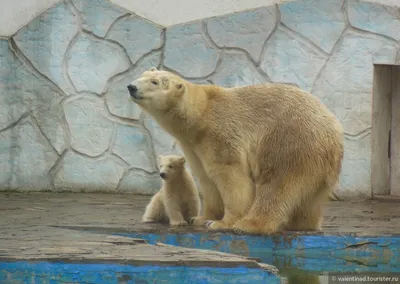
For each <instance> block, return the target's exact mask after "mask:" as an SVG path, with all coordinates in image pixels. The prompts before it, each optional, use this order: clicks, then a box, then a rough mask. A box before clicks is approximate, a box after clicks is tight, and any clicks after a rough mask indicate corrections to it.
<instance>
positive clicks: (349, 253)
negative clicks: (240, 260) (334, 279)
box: [118, 233, 400, 274]
mask: <svg viewBox="0 0 400 284" xmlns="http://www.w3.org/2000/svg"><path fill="white" fill-rule="evenodd" d="M118 235H121V236H128V237H133V238H141V239H145V240H146V241H147V242H148V243H150V244H155V243H157V242H161V243H165V244H170V245H175V246H183V247H190V248H200V249H210V250H217V251H221V252H229V253H235V254H239V255H244V256H250V257H256V258H259V259H261V260H262V262H265V263H269V264H272V265H275V266H276V267H277V268H278V269H280V270H282V269H288V268H289V269H290V268H292V269H296V270H301V271H305V272H310V273H318V274H319V273H323V272H325V273H326V272H339V271H341V272H382V273H383V272H385V273H386V272H399V273H400V237H399V236H382V237H356V236H337V235H287V236H271V237H268V236H267V237H265V236H264V237H263V236H237V235H229V234H222V233H221V234H209V233H182V234H168V233H165V234H154V233H118Z"/></svg>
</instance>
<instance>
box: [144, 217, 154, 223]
mask: <svg viewBox="0 0 400 284" xmlns="http://www.w3.org/2000/svg"><path fill="white" fill-rule="evenodd" d="M142 222H143V223H155V222H156V220H154V219H150V218H143V219H142Z"/></svg>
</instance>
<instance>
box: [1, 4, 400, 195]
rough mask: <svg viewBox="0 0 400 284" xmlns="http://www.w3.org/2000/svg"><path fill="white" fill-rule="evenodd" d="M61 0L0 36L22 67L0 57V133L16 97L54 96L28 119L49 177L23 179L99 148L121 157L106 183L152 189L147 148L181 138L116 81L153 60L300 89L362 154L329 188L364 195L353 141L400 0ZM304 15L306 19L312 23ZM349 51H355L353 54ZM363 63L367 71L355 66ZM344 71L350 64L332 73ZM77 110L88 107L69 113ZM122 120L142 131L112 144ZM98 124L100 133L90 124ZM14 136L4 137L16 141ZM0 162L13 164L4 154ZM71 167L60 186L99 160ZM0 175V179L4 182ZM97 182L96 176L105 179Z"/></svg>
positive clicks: (214, 78)
mask: <svg viewBox="0 0 400 284" xmlns="http://www.w3.org/2000/svg"><path fill="white" fill-rule="evenodd" d="M71 1H72V0H67V1H64V2H60V3H59V4H57V5H56V6H54V7H52V8H51V9H49V10H47V11H46V12H44V13H43V14H42V15H39V16H38V17H37V18H36V19H33V20H32V21H31V22H30V23H29V24H28V25H27V26H26V27H24V28H22V29H20V30H19V31H18V32H17V33H16V34H15V35H14V36H12V37H11V38H9V39H7V40H4V39H0V40H1V41H2V42H4V43H6V44H2V45H1V48H0V61H1V65H0V66H10V65H13V66H14V65H15V66H17V65H18V66H21V68H20V69H21V70H23V71H18V72H23V73H15V71H12V72H11V71H10V70H15V68H8V69H7V68H5V69H4V70H3V69H1V67H0V83H2V84H3V85H2V86H5V87H4V88H3V87H2V89H0V100H2V104H1V105H3V107H4V108H5V109H4V113H5V115H0V122H3V120H4V123H2V125H1V127H0V128H1V129H3V130H2V131H0V132H1V133H3V132H4V131H6V130H13V129H14V128H16V127H19V126H20V124H21V120H20V118H21V117H22V116H27V115H31V114H29V113H30V111H32V108H30V107H27V105H29V102H30V101H29V100H31V98H33V99H35V100H37V99H38V98H40V95H39V94H41V93H45V90H49V89H51V90H52V91H51V94H56V93H57V94H58V95H59V96H60V97H61V99H60V101H59V102H56V103H54V104H49V105H47V106H46V108H43V107H40V106H39V107H38V108H36V109H34V110H33V114H32V115H33V117H34V119H32V121H31V123H33V124H35V125H37V126H38V127H37V128H36V127H34V128H35V129H37V130H38V132H40V135H43V136H44V137H45V140H46V141H47V142H49V143H50V145H47V144H48V143H47V142H46V144H45V145H44V148H43V149H46V150H44V152H46V151H48V150H49V149H51V150H56V152H57V153H56V155H57V156H58V157H57V159H56V161H55V162H54V164H52V166H51V167H50V169H49V172H48V173H47V176H48V177H49V179H50V180H51V181H50V182H49V183H48V185H46V186H43V185H41V186H39V184H34V183H32V184H31V185H30V188H31V189H32V190H33V189H34V188H35V186H36V187H37V189H38V190H56V188H55V187H54V184H55V183H54V178H55V177H56V175H57V174H58V172H59V171H60V169H61V168H71V169H73V168H74V165H73V164H66V163H73V161H74V159H65V157H70V155H77V156H76V157H79V159H83V160H87V161H90V162H87V163H86V164H85V165H90V164H93V163H95V161H96V159H97V158H103V159H104V160H110V161H113V162H112V164H114V163H117V164H118V165H119V164H120V165H121V166H122V170H119V169H118V170H116V172H118V174H117V176H118V179H119V180H118V182H117V183H116V182H115V181H114V182H112V183H109V186H112V188H107V189H106V191H111V192H115V191H123V192H141V193H144V192H147V193H153V192H154V189H153V188H149V189H148V190H147V191H146V189H145V188H144V186H145V185H146V184H148V185H152V187H153V186H154V185H155V184H157V182H156V181H155V177H154V175H155V173H156V170H157V169H156V165H155V157H156V155H157V154H159V153H171V152H180V150H179V149H177V148H176V147H175V143H174V141H173V139H172V138H171V137H170V136H169V135H168V134H166V133H165V132H163V131H162V130H161V129H158V128H157V127H156V126H152V125H151V124H149V123H148V122H147V121H146V120H145V116H144V115H143V114H142V112H141V111H140V109H138V108H137V107H136V106H135V105H134V104H132V103H130V102H129V97H128V95H127V94H126V90H125V86H126V84H127V83H129V82H130V81H131V80H132V79H133V78H134V77H137V76H139V75H140V73H141V72H143V71H144V70H146V69H147V68H149V67H150V65H152V66H153V65H154V66H158V67H161V68H163V69H166V70H171V71H173V72H176V73H178V74H180V75H182V76H183V77H184V78H187V79H188V80H190V81H193V82H196V83H202V84H203V83H210V82H211V83H213V82H214V83H216V84H220V85H223V86H226V87H235V86H239V85H245V84H255V83H267V82H279V83H288V84H293V85H297V86H299V87H301V88H305V89H307V90H311V91H312V93H313V94H314V95H315V96H317V97H319V98H321V99H322V101H323V102H324V103H326V104H327V105H328V107H329V108H330V109H331V110H332V111H333V112H334V113H335V114H336V115H337V116H338V117H339V119H340V120H341V121H342V122H343V123H344V126H345V136H346V140H347V141H351V142H349V143H347V145H348V146H347V148H346V149H345V152H346V153H347V155H346V158H345V163H347V164H348V165H357V164H358V165H362V167H345V170H346V172H345V173H343V174H342V176H341V182H340V184H341V185H342V186H341V187H340V190H339V191H338V193H337V195H338V196H339V197H340V195H341V192H342V191H343V190H344V191H353V192H354V193H360V196H362V197H369V196H370V192H371V189H370V176H371V170H370V163H371V162H370V157H364V156H362V155H370V153H369V152H368V151H367V149H364V148H362V147H369V146H368V145H369V144H370V139H371V138H370V129H371V109H372V105H371V101H370V99H368V98H370V97H371V96H372V94H371V89H372V88H370V85H371V84H372V77H371V76H372V75H371V74H372V64H379V63H385V64H396V63H397V64H398V63H399V61H400V41H399V39H400V34H399V33H398V32H397V31H398V30H400V19H399V16H398V15H399V8H396V7H383V6H381V5H380V4H376V3H367V4H366V3H363V2H361V1H351V2H349V1H346V0H335V1H334V2H332V3H326V2H324V1H322V0H302V1H293V2H289V3H284V4H280V5H272V6H269V7H263V8H258V9H254V10H252V11H244V12H240V13H237V14H232V15H226V16H221V17H216V18H213V19H206V20H199V21H196V22H192V23H188V24H183V25H178V26H173V27H169V28H163V27H160V26H158V25H156V24H154V23H152V22H150V21H148V20H147V19H142V18H140V17H138V16H137V15H134V14H132V12H130V11H126V10H124V9H123V8H120V7H118V6H115V5H113V4H111V3H109V2H107V1H90V3H92V5H89V4H90V3H89V2H88V3H89V4H88V3H86V2H85V1H83V0H73V1H72V2H71ZM93 5H98V6H96V7H93ZM339 7H340V8H339ZM100 14H101V17H100V16H99V15H100ZM371 14H374V15H377V16H376V17H374V18H373V24H372V23H371V22H370V21H369V20H368V19H369V17H370V15H371ZM99 19H103V20H102V21H99ZM310 19H313V21H314V22H315V23H314V24H313V26H311V27H310V26H309V20H310ZM261 23H262V24H261ZM266 23H268V26H265V25H266ZM259 24H260V25H259ZM388 25H389V26H390V27H391V29H389V30H388V29H387V26H388ZM133 31H135V32H133ZM7 41H8V42H7ZM360 52H361V53H363V52H364V53H363V54H364V55H363V56H359V57H357V56H353V55H354V54H359V53H360ZM50 59H51V60H50ZM71 62H73V66H74V68H73V69H74V70H73V72H72V74H71V67H70V65H71ZM360 66H362V68H361V67H360ZM363 70H368V72H367V73H365V72H364V73H365V74H364V73H362V71H363ZM346 72H347V73H348V74H350V75H346V76H343V73H346ZM21 74H30V75H31V76H32V77H30V78H32V79H29V80H30V86H31V89H28V91H26V93H29V96H26V95H23V96H21V95H22V94H24V91H23V90H22V88H21V87H19V86H18V85H17V84H15V83H14V81H17V79H18V78H19V76H22V75H21ZM341 74H342V75H341ZM352 74H353V75H352ZM71 75H72V76H71ZM24 76H25V75H24ZM33 78H35V79H33ZM357 78H358V79H357ZM39 82H40V83H39ZM32 86H34V87H33V88H32ZM14 93H16V94H17V95H18V96H21V99H20V101H23V100H26V98H29V100H27V102H28V104H21V103H20V101H16V100H15V99H14V100H9V99H8V96H11V95H12V94H14ZM14 97H15V96H14ZM66 97H68V98H66ZM91 98H96V100H98V102H99V106H100V105H104V107H96V106H97V104H96V106H95V105H90V107H89V108H87V107H86V108H85V105H84V104H83V103H82V104H81V103H80V102H81V101H82V102H83V101H84V100H85V99H91ZM124 98H125V99H124ZM3 100H4V102H3ZM71 100H76V101H77V102H78V104H77V106H76V107H75V108H68V105H71ZM356 102H358V104H356ZM42 104H43V105H44V103H42ZM359 106H362V107H359ZM66 107H67V109H66ZM24 108H25V109H24ZM85 109H86V110H85ZM2 112H3V110H2ZM79 113H86V115H89V116H91V117H88V118H87V119H86V120H85V119H78V115H79ZM93 113H95V114H96V115H93ZM40 114H41V115H42V116H41V117H39V118H38V116H37V115H40ZM50 114H51V115H50ZM46 117H48V118H47V119H44V118H46ZM53 117H54V119H53ZM96 117H102V121H103V120H104V123H106V121H109V124H110V125H112V127H111V128H110V129H111V130H110V131H109V132H110V133H108V134H107V133H106V132H107V127H105V128H103V127H102V123H101V121H100V120H98V119H97V118H96ZM107 123H108V122H107ZM3 124H4V125H3ZM124 126H127V127H131V128H132V129H133V130H134V129H135V127H136V128H139V130H140V131H142V132H143V135H144V137H145V139H142V140H140V141H141V142H138V143H139V144H135V145H130V144H129V143H122V144H121V143H120V144H119V146H118V147H120V149H119V150H118V151H117V152H118V153H117V152H115V151H113V149H115V143H116V141H117V140H116V139H117V138H118V139H119V141H128V140H129V139H130V137H131V135H130V134H129V133H130V132H129V131H125V133H124V134H123V135H122V136H121V134H120V133H119V132H118V131H116V129H119V128H120V127H122V128H123V127H124ZM100 129H101V130H102V131H100V132H104V133H105V134H107V135H100V136H99V135H93V133H94V132H95V133H99V130H100ZM133 130H132V131H133ZM7 133H8V132H7ZM117 135H120V136H118V137H117ZM13 143H14V144H13V145H11V144H10V147H11V148H12V147H16V146H15V145H17V144H16V143H17V142H15V141H14V142H13ZM121 145H122V146H121ZM140 149H142V150H141V151H139V150H140ZM360 149H361V150H360ZM10 151H11V150H10ZM44 152H43V153H44ZM13 153H14V154H13V155H14V156H15V155H17V156H18V155H19V154H18V153H17V152H15V151H14V152H13ZM124 153H130V154H129V155H128V154H126V155H125V154H124ZM136 153H139V154H140V155H137V154H136ZM14 156H13V157H14ZM17 156H15V157H14V158H13V159H16V158H18V157H17ZM136 156H137V157H136ZM135 157H136V158H137V159H136V158H135ZM143 157H147V158H146V159H143ZM79 159H78V160H79ZM135 159H136V160H135ZM43 163H45V162H44V161H43ZM46 163H47V162H46ZM0 164H1V163H0ZM1 165H3V166H4V167H5V168H6V169H8V170H7V171H11V172H12V171H14V170H13V168H12V167H11V168H9V167H10V166H9V165H8V164H7V163H6V162H2V164H1ZM76 167H77V168H80V171H82V172H83V175H82V176H83V178H84V177H87V178H86V181H85V182H83V180H82V177H81V178H79V179H78V178H77V177H73V176H69V178H70V179H72V180H71V181H69V183H70V184H72V185H73V186H71V187H69V188H70V190H72V191H85V190H86V189H88V188H91V190H94V189H95V188H96V182H95V181H94V180H93V179H92V178H89V176H90V175H91V174H89V173H92V174H93V176H98V175H99V174H100V172H96V173H93V172H91V170H90V169H89V168H85V167H82V165H76ZM116 167H118V166H116ZM136 170H138V171H139V172H140V174H138V176H137V178H135V177H134V174H133V173H135V171H136ZM7 171H4V172H7ZM347 171H348V172H347ZM120 172H122V174H120ZM0 175H2V173H0ZM35 179H37V177H35V178H34V179H32V180H35ZM1 180H3V179H2V178H0V189H1V190H9V189H11V187H10V186H9V183H8V182H7V183H2V182H1ZM5 180H9V178H8V177H7V178H6V179H5ZM122 181H124V182H123V186H122V187H120V184H121V182H122ZM128 181H130V182H131V183H132V184H130V185H129V183H130V182H128ZM88 182H89V183H90V184H88ZM343 186H344V187H345V188H343ZM98 188H99V189H100V188H104V184H103V185H102V186H100V187H98ZM117 188H118V189H117ZM120 188H122V189H120ZM13 190H22V188H18V187H16V188H13ZM64 190H67V189H66V188H64Z"/></svg>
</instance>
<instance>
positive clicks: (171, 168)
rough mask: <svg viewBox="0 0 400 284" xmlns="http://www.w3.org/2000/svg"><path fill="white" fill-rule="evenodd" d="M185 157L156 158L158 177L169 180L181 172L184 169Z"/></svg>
mask: <svg viewBox="0 0 400 284" xmlns="http://www.w3.org/2000/svg"><path fill="white" fill-rule="evenodd" d="M185 162H186V160H185V157H183V156H175V155H169V156H162V155H160V156H158V168H159V170H160V177H161V178H162V179H163V180H171V179H173V178H174V177H175V176H176V174H178V173H180V172H182V170H183V169H184V168H185Z"/></svg>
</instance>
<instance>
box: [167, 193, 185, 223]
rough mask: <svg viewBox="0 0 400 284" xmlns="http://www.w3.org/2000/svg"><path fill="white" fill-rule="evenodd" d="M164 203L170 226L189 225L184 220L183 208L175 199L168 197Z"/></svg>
mask: <svg viewBox="0 0 400 284" xmlns="http://www.w3.org/2000/svg"><path fill="white" fill-rule="evenodd" d="M164 202H165V204H164V206H165V210H166V211H167V215H168V218H169V224H170V225H171V226H185V225H188V223H187V222H186V221H185V219H184V218H183V215H182V208H181V206H180V205H179V204H178V203H177V202H176V201H175V200H174V199H173V198H169V197H166V198H165V201H164Z"/></svg>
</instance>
